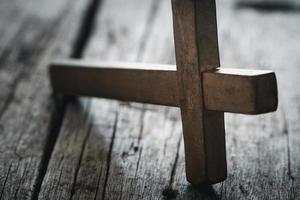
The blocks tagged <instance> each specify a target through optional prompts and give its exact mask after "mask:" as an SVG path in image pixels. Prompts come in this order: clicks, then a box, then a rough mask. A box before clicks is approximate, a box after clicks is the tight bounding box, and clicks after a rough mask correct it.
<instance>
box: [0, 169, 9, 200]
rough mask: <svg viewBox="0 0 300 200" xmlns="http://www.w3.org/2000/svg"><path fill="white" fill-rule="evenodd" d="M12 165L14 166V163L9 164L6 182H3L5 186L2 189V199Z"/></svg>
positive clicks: (0, 197) (0, 196) (0, 195)
mask: <svg viewBox="0 0 300 200" xmlns="http://www.w3.org/2000/svg"><path fill="white" fill-rule="evenodd" d="M11 166H12V164H10V165H9V168H8V171H7V174H6V177H5V180H4V183H3V187H2V190H1V194H0V199H2V196H3V192H4V188H5V185H6V182H7V179H8V177H9V174H10V170H11Z"/></svg>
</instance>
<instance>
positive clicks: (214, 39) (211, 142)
mask: <svg viewBox="0 0 300 200" xmlns="http://www.w3.org/2000/svg"><path fill="white" fill-rule="evenodd" d="M172 8H173V9H172V10H173V12H172V13H173V22H174V36H175V50H176V65H177V72H178V73H177V77H178V81H177V82H178V83H177V84H178V91H179V102H180V110H181V118H182V126H183V127H182V128H183V134H184V135H183V136H184V144H185V145H184V147H185V154H186V156H185V160H186V175H187V179H188V181H189V182H191V183H193V184H203V183H216V182H219V181H222V180H224V179H225V178H226V176H227V166H226V150H225V128H224V114H223V112H216V111H208V110H205V106H204V102H203V86H202V80H201V75H200V73H201V72H203V71H207V70H211V69H216V68H217V67H219V66H220V63H219V62H220V61H219V49H218V35H217V34H218V33H217V22H216V20H217V19H216V7H215V1H214V0H207V1H196V0H186V1H183V0H173V1H172Z"/></svg>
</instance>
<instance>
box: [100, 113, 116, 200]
mask: <svg viewBox="0 0 300 200" xmlns="http://www.w3.org/2000/svg"><path fill="white" fill-rule="evenodd" d="M118 118H119V113H118V111H117V112H116V117H115V121H114V126H113V132H112V136H111V142H110V145H109V152H108V156H107V160H106V163H107V167H106V174H105V180H104V185H103V191H102V199H105V192H106V187H107V183H108V177H109V173H110V163H111V159H112V150H113V146H114V142H115V139H116V132H117V127H118Z"/></svg>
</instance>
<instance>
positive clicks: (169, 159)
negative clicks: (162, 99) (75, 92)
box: [0, 0, 300, 199]
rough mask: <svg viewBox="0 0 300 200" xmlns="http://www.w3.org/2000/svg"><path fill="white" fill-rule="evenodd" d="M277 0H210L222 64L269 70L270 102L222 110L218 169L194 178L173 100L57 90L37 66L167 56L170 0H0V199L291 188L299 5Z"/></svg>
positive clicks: (239, 194)
mask: <svg viewBox="0 0 300 200" xmlns="http://www.w3.org/2000/svg"><path fill="white" fill-rule="evenodd" d="M249 1H250V0H249ZM281 2H285V3H284V4H277V5H275V6H274V4H268V5H266V4H261V3H257V1H250V4H249V3H247V2H246V1H242V3H237V1H234V0H229V1H221V0H219V1H218V2H217V8H218V25H219V40H220V41H219V42H220V53H221V63H222V66H225V67H240V68H241V67H242V68H249V67H251V68H253V67H256V68H269V69H272V70H274V71H275V72H276V73H277V79H278V87H279V109H278V111H277V112H275V113H271V114H266V115H261V116H244V115H234V114H227V115H226V134H227V135H226V142H227V145H226V148H227V160H228V170H229V175H228V178H227V180H226V181H225V182H223V183H220V184H216V185H213V186H211V187H205V188H203V187H202V188H195V187H192V186H190V185H189V184H188V183H187V181H186V179H185V169H184V165H185V162H184V151H183V141H182V133H181V122H180V114H179V109H177V108H169V107H162V106H153V105H144V104H137V103H125V102H118V101H111V100H104V99H90V98H80V99H73V100H70V101H65V100H63V99H60V98H54V97H53V96H52V93H51V89H50V87H49V80H48V74H47V73H48V72H47V66H48V63H49V61H50V60H52V59H53V58H66V57H73V58H83V59H84V58H87V59H96V60H104V61H108V60H114V61H115V60H117V61H118V60H119V61H143V62H151V63H174V62H175V61H174V60H175V59H174V45H173V37H172V19H171V4H170V1H169V0H127V1H122V0H102V1H100V0H89V1H87V0H76V1H72V0H51V1H48V0H27V1H22V0H9V1H8V0H1V1H0V153H1V154H0V199H173V198H177V199H201V198H203V199H299V198H300V81H299V79H300V78H299V77H298V76H299V74H300V56H299V53H300V50H299V44H300V10H299V7H298V6H297V5H296V4H293V3H295V2H296V1H295V2H292V1H288V2H287V1H281ZM296 3H297V2H296ZM154 125H155V126H154Z"/></svg>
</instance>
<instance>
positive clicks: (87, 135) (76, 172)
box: [69, 123, 93, 199]
mask: <svg viewBox="0 0 300 200" xmlns="http://www.w3.org/2000/svg"><path fill="white" fill-rule="evenodd" d="M92 128H93V124H92V123H90V124H89V128H88V132H87V134H86V136H85V138H84V141H83V145H82V148H81V151H80V155H79V160H78V163H77V165H76V168H75V173H74V179H73V181H72V189H71V195H70V198H69V199H72V198H73V196H74V194H75V186H76V181H77V175H78V172H79V169H80V166H81V161H82V157H83V153H84V149H85V146H86V144H87V141H88V138H89V136H90V133H91V130H92Z"/></svg>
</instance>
